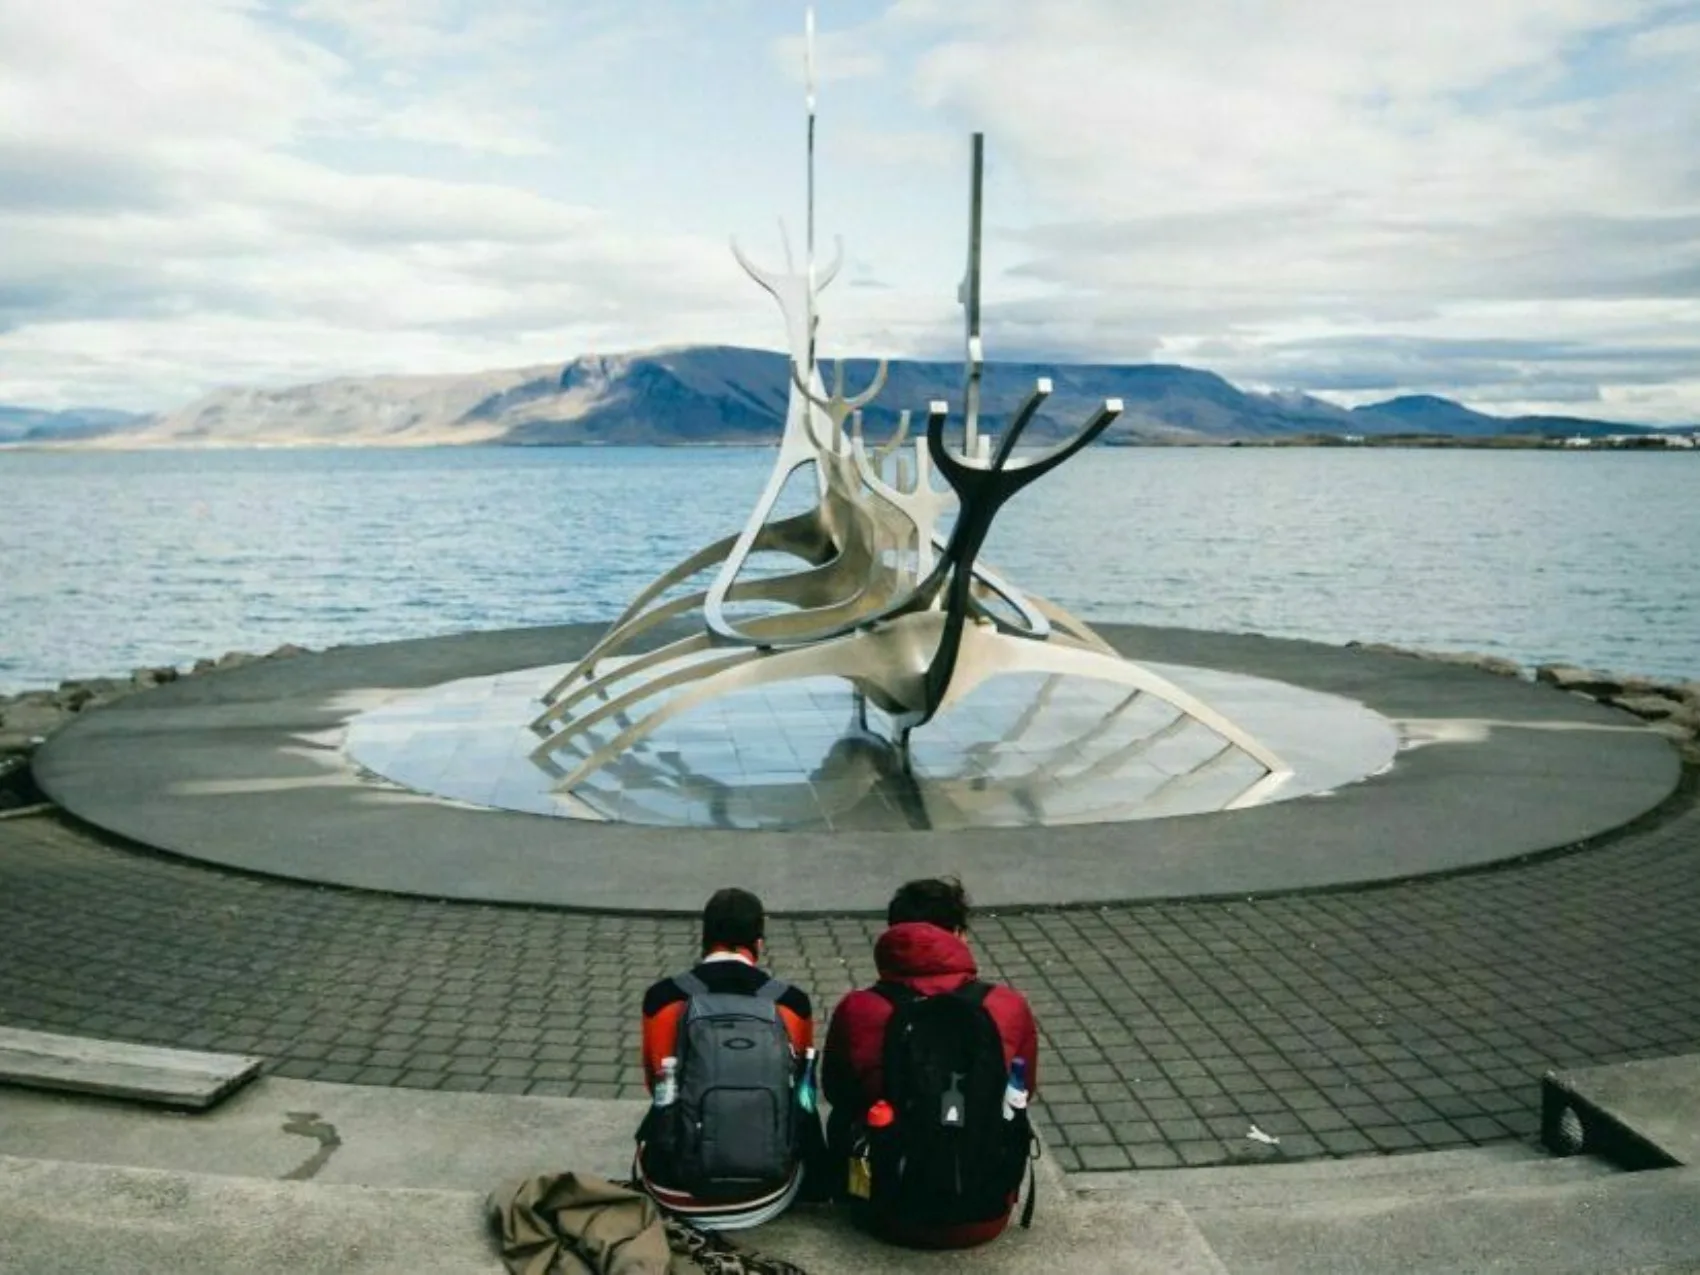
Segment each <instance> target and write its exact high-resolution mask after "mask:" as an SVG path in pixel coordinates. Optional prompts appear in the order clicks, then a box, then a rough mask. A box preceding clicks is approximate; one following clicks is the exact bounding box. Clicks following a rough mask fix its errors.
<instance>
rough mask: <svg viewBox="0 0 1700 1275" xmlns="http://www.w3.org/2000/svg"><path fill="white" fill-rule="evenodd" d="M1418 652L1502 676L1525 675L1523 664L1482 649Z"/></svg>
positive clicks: (1431, 657) (1425, 656)
mask: <svg viewBox="0 0 1700 1275" xmlns="http://www.w3.org/2000/svg"><path fill="white" fill-rule="evenodd" d="M1417 654H1418V655H1420V656H1421V657H1422V658H1423V659H1425V660H1433V661H1434V662H1435V663H1437V664H1459V665H1462V666H1463V667H1465V668H1475V669H1480V670H1481V671H1482V672H1484V673H1495V674H1498V675H1499V676H1500V677H1522V676H1523V666H1522V665H1520V664H1518V663H1517V662H1516V661H1514V660H1508V659H1505V658H1504V657H1503V656H1499V655H1484V654H1482V653H1481V652H1480V651H1418V652H1417Z"/></svg>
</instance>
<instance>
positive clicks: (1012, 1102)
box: [1003, 1058, 1027, 1120]
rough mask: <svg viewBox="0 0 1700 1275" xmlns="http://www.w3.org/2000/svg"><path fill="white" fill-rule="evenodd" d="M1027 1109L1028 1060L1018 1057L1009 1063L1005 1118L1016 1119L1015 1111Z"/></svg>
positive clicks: (1004, 1107) (1005, 1090)
mask: <svg viewBox="0 0 1700 1275" xmlns="http://www.w3.org/2000/svg"><path fill="white" fill-rule="evenodd" d="M1025 1110H1027V1060H1026V1059H1025V1058H1016V1059H1015V1060H1014V1061H1012V1062H1011V1063H1010V1064H1009V1083H1008V1084H1006V1085H1005V1086H1004V1089H1003V1118H1004V1119H1005V1120H1014V1119H1015V1113H1016V1112H1018V1111H1025Z"/></svg>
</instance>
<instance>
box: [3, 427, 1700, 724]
mask: <svg viewBox="0 0 1700 1275" xmlns="http://www.w3.org/2000/svg"><path fill="white" fill-rule="evenodd" d="M774 455H775V453H774V452H772V451H770V450H765V449H729V448H561V449H547V450H543V449H539V450H517V449H500V448H489V449H485V448H476V449H474V448H465V449H432V450H405V451H404V450H369V449H360V450H352V449H350V450H313V451H290V450H268V451H260V450H254V451H175V452H132V453H126V452H104V451H82V452H0V691H7V690H19V689H24V688H27V687H32V686H42V685H51V684H53V683H55V682H57V681H58V680H60V679H61V678H64V677H67V676H89V675H97V674H119V673H128V672H129V671H130V670H131V669H133V668H136V667H140V666H144V665H156V664H168V663H174V664H182V663H185V662H188V661H190V660H192V659H194V658H196V657H198V656H203V655H217V654H220V653H222V652H224V651H227V650H234V649H242V650H249V651H263V650H267V649H270V648H272V647H275V646H278V645H281V644H283V643H285V642H293V643H298V644H300V645H304V646H314V647H317V646H327V645H331V644H335V643H354V642H372V641H380V640H385V639H390V638H402V637H416V636H424V635H429V634H440V633H452V632H456V631H460V630H466V629H492V628H506V627H510V626H516V625H540V624H557V623H562V622H568V621H603V620H607V619H609V618H610V617H612V616H613V615H614V614H615V613H617V612H618V611H619V610H620V608H621V607H622V606H624V604H625V603H626V601H627V600H628V599H629V598H630V597H631V596H632V595H633V594H634V593H636V592H637V591H638V590H639V589H640V588H642V587H643V586H644V585H645V584H647V583H648V582H649V581H650V580H651V579H652V578H653V577H654V576H655V575H656V574H658V573H659V572H660V571H662V570H664V569H665V568H667V567H668V566H670V565H672V564H673V563H674V562H676V561H678V560H679V559H681V558H683V557H685V556H687V555H688V554H690V553H691V552H693V551H695V550H696V549H697V548H699V547H701V546H702V545H704V544H706V543H708V542H709V541H712V540H714V539H716V538H718V537H720V536H723V535H726V534H729V533H731V532H735V531H736V530H737V529H738V528H739V527H740V526H741V525H742V523H743V521H744V519H745V517H746V516H747V515H748V512H749V510H750V508H751V507H752V505H753V504H754V503H755V499H756V496H757V494H758V493H759V491H760V489H761V487H762V484H763V482H764V480H765V478H766V475H767V473H768V471H769V469H770V468H771V466H772V464H773V459H774ZM983 556H984V558H985V560H987V561H989V562H990V563H992V564H993V565H995V566H996V567H997V568H999V569H1000V570H1002V571H1004V572H1005V573H1006V574H1007V575H1008V576H1009V577H1010V578H1011V579H1013V580H1014V581H1015V582H1016V583H1017V584H1019V585H1020V586H1022V587H1023V588H1025V589H1027V590H1029V591H1031V592H1034V593H1039V594H1043V595H1044V596H1047V597H1049V598H1051V599H1052V600H1054V601H1056V602H1058V603H1060V604H1062V605H1063V606H1066V607H1068V608H1070V609H1071V610H1073V611H1075V612H1076V613H1077V614H1080V615H1082V616H1084V617H1086V618H1088V619H1092V620H1106V621H1118V620H1119V621H1131V622H1135V623H1145V624H1164V625H1180V626H1185V627H1193V628H1202V629H1218V630H1224V631H1231V632H1259V633H1268V634H1274V635H1279V636H1286V637H1300V638H1313V639H1317V640H1320V641H1324V642H1345V641H1348V640H1352V639H1357V640H1361V641H1378V642H1393V643H1399V644H1404V645H1411V646H1427V647H1433V648H1438V649H1451V650H1471V651H1482V652H1487V653H1491V654H1497V655H1502V656H1506V657H1509V658H1510V659H1513V660H1517V661H1519V662H1521V663H1525V664H1532V663H1536V662H1544V661H1567V662H1573V663H1578V664H1584V665H1590V666H1595V667H1601V668H1606V669H1611V670H1614V671H1620V672H1639V673H1646V674H1650V675H1655V676H1665V677H1679V678H1700V453H1679V454H1660V453H1626V452H1614V453H1592V452H1554V451H1463V450H1445V451H1426V450H1404V449H1384V448H1375V449H1307V448H1290V449H1288V448H1283V449H1266V448H1176V449H1144V448H1141V449H1115V448H1095V449H1092V450H1091V451H1089V452H1088V453H1086V454H1084V455H1082V456H1079V457H1077V458H1075V459H1074V460H1071V461H1070V462H1069V463H1068V464H1067V465H1065V466H1063V467H1062V468H1061V469H1058V470H1056V471H1054V472H1052V473H1051V474H1048V475H1047V476H1046V477H1045V478H1043V479H1042V480H1041V481H1039V482H1038V483H1036V484H1035V485H1034V486H1033V487H1031V488H1029V489H1027V490H1026V491H1024V492H1023V493H1021V494H1020V495H1019V496H1017V497H1016V498H1015V500H1014V501H1013V502H1012V503H1011V504H1010V505H1009V506H1007V507H1006V509H1005V510H1004V511H1003V513H1002V514H1000V515H999V518H998V521H997V522H996V524H994V527H993V532H992V535H991V538H990V540H989V541H988V543H987V546H986V549H985V552H984V555H983Z"/></svg>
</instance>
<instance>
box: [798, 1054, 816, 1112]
mask: <svg viewBox="0 0 1700 1275" xmlns="http://www.w3.org/2000/svg"><path fill="white" fill-rule="evenodd" d="M818 1098H819V1090H818V1089H817V1087H816V1083H815V1049H814V1046H813V1045H810V1046H809V1047H808V1048H807V1049H805V1050H804V1051H803V1074H802V1075H800V1076H799V1077H798V1078H797V1105H798V1106H799V1107H801V1108H802V1109H803V1110H804V1111H806V1112H808V1113H809V1114H810V1115H811V1116H812V1115H814V1113H815V1105H816V1102H817V1100H818Z"/></svg>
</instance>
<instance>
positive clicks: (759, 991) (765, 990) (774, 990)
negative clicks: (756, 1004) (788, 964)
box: [755, 975, 791, 1005]
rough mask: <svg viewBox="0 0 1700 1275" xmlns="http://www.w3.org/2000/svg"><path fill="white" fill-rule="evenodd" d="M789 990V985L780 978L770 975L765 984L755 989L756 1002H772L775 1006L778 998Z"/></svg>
mask: <svg viewBox="0 0 1700 1275" xmlns="http://www.w3.org/2000/svg"><path fill="white" fill-rule="evenodd" d="M790 990H791V984H789V983H787V982H786V981H785V980H784V979H782V978H774V977H772V976H771V975H770V976H769V977H768V980H767V982H765V983H763V984H762V985H761V986H760V987H758V988H756V991H755V995H756V999H757V1000H764V1001H772V1002H773V1003H774V1004H776V1005H777V1004H778V1003H779V998H780V997H781V996H783V995H785V993H786V992H788V991H790Z"/></svg>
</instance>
